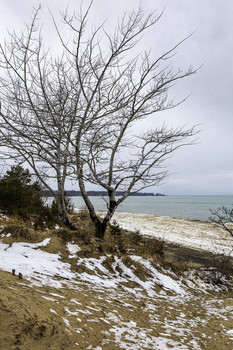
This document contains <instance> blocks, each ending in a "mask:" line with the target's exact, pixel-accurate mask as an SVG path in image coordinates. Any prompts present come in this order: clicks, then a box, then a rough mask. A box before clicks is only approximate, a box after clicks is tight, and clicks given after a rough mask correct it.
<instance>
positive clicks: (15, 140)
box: [0, 8, 77, 228]
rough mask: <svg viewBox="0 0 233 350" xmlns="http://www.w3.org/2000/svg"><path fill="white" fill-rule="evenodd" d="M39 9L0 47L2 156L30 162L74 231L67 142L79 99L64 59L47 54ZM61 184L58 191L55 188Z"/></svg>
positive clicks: (65, 220) (19, 161)
mask: <svg viewBox="0 0 233 350" xmlns="http://www.w3.org/2000/svg"><path fill="white" fill-rule="evenodd" d="M38 12H39V8H38V9H37V10H35V12H34V15H33V19H32V22H31V23H30V25H27V26H26V28H25V30H24V31H22V32H21V33H20V34H17V33H16V32H13V33H12V34H11V35H10V39H9V40H8V41H5V43H4V44H1V45H0V66H1V70H2V71H1V78H0V90H1V92H0V98H1V110H0V117H1V120H0V130H1V131H0V133H1V134H0V138H1V144H2V145H5V146H6V147H5V149H3V150H2V155H3V154H4V155H5V158H6V159H7V158H8V159H11V160H12V159H13V158H15V159H16V160H17V162H18V163H23V162H26V163H28V165H30V167H31V168H32V169H33V170H34V173H35V174H36V175H37V176H38V177H39V179H40V180H41V182H42V184H43V185H45V187H46V188H47V189H49V191H50V192H51V194H52V195H53V196H54V198H55V199H56V202H57V204H58V209H59V212H60V215H61V217H62V219H63V221H64V223H65V224H66V225H68V226H70V227H71V228H75V226H74V225H73V223H72V221H71V219H70V217H69V215H68V212H67V208H66V204H65V192H64V184H65V180H66V177H67V175H68V173H69V170H68V167H69V152H68V148H69V136H70V134H71V131H72V124H73V120H74V114H73V110H74V108H75V107H74V103H75V102H73V98H74V101H75V98H76V96H77V91H76V87H75V86H74V84H73V83H72V79H71V77H70V73H69V67H68V66H67V64H66V63H65V60H64V59H63V57H61V58H52V57H51V56H50V53H49V51H47V52H44V51H43V45H42V36H41V33H40V30H39V29H38V28H37V23H36V22H37V16H38ZM51 179H55V180H56V182H57V191H55V190H54V189H53V188H52V187H51V185H50V181H49V180H51Z"/></svg>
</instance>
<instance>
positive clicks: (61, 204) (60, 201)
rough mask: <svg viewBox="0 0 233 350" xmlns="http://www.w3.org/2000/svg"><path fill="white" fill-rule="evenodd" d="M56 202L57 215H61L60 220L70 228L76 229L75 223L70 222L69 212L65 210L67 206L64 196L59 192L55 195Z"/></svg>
mask: <svg viewBox="0 0 233 350" xmlns="http://www.w3.org/2000/svg"><path fill="white" fill-rule="evenodd" d="M56 202H57V205H58V212H59V215H60V217H61V220H62V222H63V224H64V225H65V226H66V227H68V228H70V229H71V230H77V227H76V225H75V224H74V223H73V222H72V220H71V218H70V216H69V213H68V212H67V208H66V204H65V198H64V196H62V194H61V193H59V194H58V195H57V196H56Z"/></svg>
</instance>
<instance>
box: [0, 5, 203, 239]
mask: <svg viewBox="0 0 233 350" xmlns="http://www.w3.org/2000/svg"><path fill="white" fill-rule="evenodd" d="M91 5H92V2H91V4H90V6H89V7H88V9H87V10H86V11H85V12H84V13H83V12H82V9H81V10H80V13H79V15H77V16H76V15H75V14H74V15H73V16H69V15H68V13H65V14H64V15H63V24H65V26H66V27H68V28H69V30H70V33H71V38H70V40H68V41H67V40H66V38H63V35H62V33H63V30H62V29H60V28H59V26H58V24H57V22H56V21H55V19H54V18H53V17H52V18H53V22H54V25H55V28H56V30H57V34H58V36H59V39H60V43H61V46H62V48H61V54H60V58H53V57H51V55H50V53H49V52H44V51H43V50H42V36H41V35H40V30H39V29H38V28H37V27H36V22H37V14H38V10H37V11H35V14H34V17H33V20H32V23H31V25H30V26H28V27H27V28H26V31H24V32H22V34H21V36H18V35H17V34H16V33H13V34H12V35H11V40H10V41H9V42H6V43H5V45H1V47H0V49H1V52H0V54H1V61H0V63H1V67H2V68H3V69H4V70H5V72H6V73H5V75H3V76H2V78H1V80H0V84H1V89H0V90H1V91H0V96H1V101H2V106H1V113H0V116H1V127H2V130H3V131H2V138H3V139H4V140H5V144H6V145H7V146H8V148H9V149H11V150H12V152H13V155H15V156H17V157H19V156H20V157H21V158H22V160H23V161H26V162H27V163H28V164H29V165H30V166H31V167H32V168H33V169H34V171H35V173H36V174H37V175H38V176H39V177H40V179H41V180H42V182H43V183H44V185H45V186H46V187H47V188H48V189H49V190H50V191H51V193H53V195H54V196H55V197H56V199H57V202H58V204H59V207H60V208H61V210H60V211H61V215H62V217H63V221H64V222H66V223H67V224H68V225H69V226H70V227H73V224H72V222H71V220H70V218H69V217H68V216H67V215H68V214H67V212H66V208H65V202H64V184H65V180H66V178H67V177H69V176H75V177H76V178H77V180H78V183H79V187H80V190H81V193H82V196H83V198H84V201H85V203H86V205H87V208H88V210H89V212H90V217H91V219H92V221H93V223H94V225H95V229H96V236H97V237H99V238H103V237H104V233H105V230H106V228H107V226H108V224H109V222H110V220H111V218H112V216H113V214H114V212H115V210H116V209H117V207H118V205H119V204H120V203H122V202H123V201H124V200H125V199H126V198H127V197H128V196H129V195H130V194H131V193H132V192H137V191H140V190H142V189H145V188H146V187H149V186H154V185H158V184H160V183H161V182H162V181H163V180H164V179H165V178H166V177H167V174H168V172H167V169H166V163H164V161H165V160H166V159H167V158H168V156H170V155H171V154H172V153H173V152H174V151H175V150H177V149H178V148H180V147H182V146H184V145H187V144H190V143H192V141H190V140H191V139H190V137H192V136H193V135H194V134H195V133H196V131H195V129H194V128H191V129H185V128H183V127H180V128H177V129H169V128H167V127H166V126H165V125H163V126H162V127H157V128H155V130H147V131H142V130H139V131H137V130H138V127H137V125H138V123H139V124H140V123H141V124H140V125H141V126H140V129H142V121H144V122H145V120H146V117H148V116H150V115H154V114H155V112H161V111H163V110H166V109H170V108H174V107H175V106H176V105H177V104H179V103H174V101H173V100H170V99H168V91H169V89H170V88H171V87H172V86H173V85H174V84H175V83H176V82H177V81H179V80H181V79H183V78H185V77H188V76H191V75H192V74H194V73H195V71H194V70H193V69H192V67H190V68H188V70H186V71H181V70H180V69H177V70H175V69H173V67H172V57H173V55H174V53H175V51H176V49H177V47H178V46H179V45H181V43H182V42H183V41H184V40H183V41H182V42H180V43H178V44H177V45H175V46H174V47H172V48H171V49H170V50H168V51H166V52H165V53H163V54H162V55H160V56H159V57H157V58H155V59H154V58H153V59H152V58H151V54H150V52H149V51H145V52H143V53H141V52H139V53H136V50H137V47H138V44H139V42H140V40H141V39H142V35H143V33H144V32H145V31H146V30H148V29H149V28H152V27H153V26H154V25H155V24H156V23H157V22H158V20H159V19H160V16H161V15H156V14H155V13H151V14H149V15H148V16H145V15H144V13H143V10H142V8H141V7H140V8H139V9H138V10H137V11H133V12H132V13H130V14H125V15H124V16H123V18H122V20H121V21H120V22H119V24H118V26H117V28H116V29H115V30H114V31H113V34H110V33H109V32H107V31H105V29H104V25H101V26H100V27H98V28H96V29H94V30H93V31H92V32H90V31H89V30H88V27H87V19H88V15H89V12H90V10H91ZM100 38H101V39H100ZM143 129H144V126H143ZM7 156H9V154H7ZM50 178H54V179H56V181H57V188H58V195H57V194H56V193H55V192H54V191H53V190H52V188H51V186H49V181H48V180H49V179H50ZM89 184H95V185H98V186H100V187H102V188H104V189H105V190H106V193H107V196H108V199H107V200H106V203H107V213H106V216H105V217H104V219H103V220H102V221H101V220H100V219H99V218H98V216H97V213H96V210H95V208H94V206H93V204H92V202H91V200H90V198H89V196H88V195H87V191H86V188H87V186H88V185H89ZM118 190H120V191H123V192H124V195H123V196H122V197H121V198H119V199H117V198H116V191H118Z"/></svg>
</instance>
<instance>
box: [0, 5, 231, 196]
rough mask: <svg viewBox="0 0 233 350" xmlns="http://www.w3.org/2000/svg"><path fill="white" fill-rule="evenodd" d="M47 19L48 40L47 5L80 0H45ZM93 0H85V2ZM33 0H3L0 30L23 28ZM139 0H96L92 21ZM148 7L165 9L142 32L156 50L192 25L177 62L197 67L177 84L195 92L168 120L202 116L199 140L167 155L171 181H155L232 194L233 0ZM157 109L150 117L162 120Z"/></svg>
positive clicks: (178, 93)
mask: <svg viewBox="0 0 233 350" xmlns="http://www.w3.org/2000/svg"><path fill="white" fill-rule="evenodd" d="M40 3H41V4H42V11H41V16H40V17H41V23H43V29H44V32H45V34H46V35H45V36H46V40H47V41H48V42H50V41H51V42H53V41H54V39H55V33H54V31H53V29H52V26H51V24H50V22H51V18H50V16H49V12H48V8H49V9H50V10H51V11H52V12H53V13H54V15H55V16H56V17H57V18H58V17H59V10H60V11H62V10H64V9H65V7H66V5H67V4H69V10H70V11H73V10H76V11H78V9H79V5H80V3H81V1H80V0H70V1H67V2H66V1H64V0H41V1H40ZM86 3H87V2H86V1H85V0H84V4H86ZM38 4H39V2H38V1H35V0H30V1H28V0H20V1H19V0H1V1H0V33H1V39H2V38H3V37H4V36H5V35H6V28H8V29H9V30H12V29H16V30H19V29H20V28H22V27H23V25H24V23H25V22H29V21H30V17H31V12H32V7H33V6H37V5H38ZM138 4H139V2H138V1H136V0H127V1H126V0H117V1H115V0H114V1H113V0H108V1H106V0H95V1H94V5H93V7H92V12H91V18H90V21H91V22H93V21H94V22H97V23H101V22H102V21H103V20H105V19H106V18H108V22H107V24H106V25H107V26H109V28H110V27H112V26H113V25H114V23H116V21H117V19H118V18H119V17H121V15H122V14H123V12H124V11H126V10H129V11H130V10H132V9H133V8H135V7H137V5H138ZM141 4H142V6H143V8H144V11H145V12H146V13H147V12H150V11H151V10H158V11H159V12H161V11H162V10H163V9H165V11H164V14H163V16H162V18H161V20H160V21H159V23H158V24H157V25H156V26H155V27H154V28H153V30H151V31H150V32H149V33H148V34H147V35H146V36H145V37H144V38H143V39H142V43H143V47H144V48H148V49H149V48H151V52H152V55H154V56H156V54H157V52H160V50H165V49H168V48H169V47H171V45H173V44H175V43H177V42H179V41H180V40H182V39H183V38H184V37H186V36H188V35H190V34H191V33H193V35H192V36H191V38H189V39H188V40H187V41H186V42H185V43H184V44H183V45H182V47H180V48H179V49H178V51H177V55H176V57H174V65H175V66H176V67H180V68H183V69H185V68H188V67H189V65H190V64H191V65H193V66H194V67H195V68H196V67H199V66H201V65H202V67H201V68H200V70H199V71H198V73H197V74H196V75H194V76H192V77H191V78H188V79H186V80H185V81H182V82H180V83H179V84H178V85H176V87H175V88H173V90H172V96H173V97H175V98H177V100H179V99H182V98H184V97H186V96H188V95H190V96H189V98H188V100H186V101H185V102H184V103H183V104H181V105H180V106H178V107H177V108H175V109H173V110H170V111H164V112H162V113H161V115H160V116H159V118H162V119H163V120H164V121H165V122H166V123H167V124H168V125H174V126H175V125H184V124H188V126H192V125H194V124H200V126H199V128H200V130H201V132H200V134H199V141H198V142H199V143H198V144H197V145H195V146H189V147H186V148H183V149H182V150H179V151H178V153H177V154H176V155H174V156H173V158H172V159H170V160H169V164H170V172H171V175H170V177H169V178H168V180H167V183H166V184H164V185H162V186H160V187H158V188H153V189H152V190H153V191H154V192H163V193H165V194H168V195H169V194H170V195H171V194H229V195H233V160H232V153H233V137H232V130H233V116H232V113H233V96H232V83H233V38H232V37H233V21H232V14H233V1H232V0H225V1H220V0H204V1H203V0H141ZM157 118H158V116H153V117H151V118H150V119H149V120H148V122H147V123H146V122H145V127H147V126H148V125H149V126H152V125H153V126H156V122H157Z"/></svg>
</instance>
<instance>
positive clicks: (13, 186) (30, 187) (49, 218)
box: [0, 165, 59, 228]
mask: <svg viewBox="0 0 233 350" xmlns="http://www.w3.org/2000/svg"><path fill="white" fill-rule="evenodd" d="M0 210H2V211H3V212H4V213H6V214H8V215H16V216H19V217H21V218H22V219H23V220H25V221H26V220H29V219H32V220H33V222H34V226H35V228H38V227H41V228H43V227H45V226H46V227H47V226H48V224H49V223H50V222H53V223H54V222H57V221H58V220H59V215H58V210H57V207H56V204H55V203H53V204H52V206H51V207H50V208H49V207H48V206H46V205H45V204H44V200H43V197H42V186H41V185H40V183H39V182H38V181H35V182H32V175H31V174H30V173H29V170H28V169H26V170H25V169H23V168H22V167H21V166H19V165H18V166H12V167H11V169H10V170H9V171H7V173H6V175H5V176H4V177H3V178H2V179H1V180H0Z"/></svg>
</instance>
